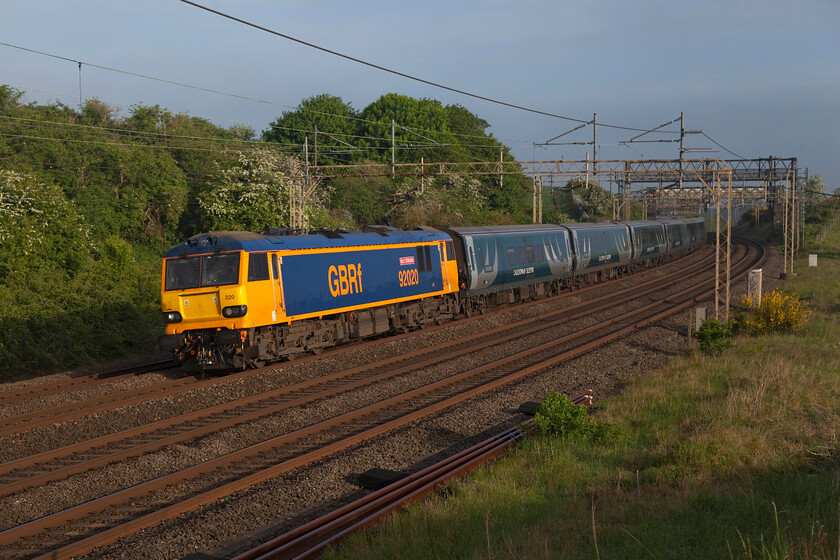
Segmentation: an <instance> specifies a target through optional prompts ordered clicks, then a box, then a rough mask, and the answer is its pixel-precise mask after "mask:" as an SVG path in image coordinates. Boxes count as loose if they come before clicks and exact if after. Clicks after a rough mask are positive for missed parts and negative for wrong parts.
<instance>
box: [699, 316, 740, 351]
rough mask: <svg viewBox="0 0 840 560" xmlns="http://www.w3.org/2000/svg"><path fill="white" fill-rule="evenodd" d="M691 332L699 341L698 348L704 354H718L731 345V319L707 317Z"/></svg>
mask: <svg viewBox="0 0 840 560" xmlns="http://www.w3.org/2000/svg"><path fill="white" fill-rule="evenodd" d="M693 334H694V337H695V338H696V339H697V341H698V342H699V343H700V350H702V351H703V352H705V353H706V354H720V353H721V352H723V350H724V349H725V348H729V347H730V346H732V340H731V339H732V321H726V322H723V321H720V320H718V319H715V318H711V319H707V320H705V321H703V324H702V325H700V328H699V329H698V330H695V331H693Z"/></svg>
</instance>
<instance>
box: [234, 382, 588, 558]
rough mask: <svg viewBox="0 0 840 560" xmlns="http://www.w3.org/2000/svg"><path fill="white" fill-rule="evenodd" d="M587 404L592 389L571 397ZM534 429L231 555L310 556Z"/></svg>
mask: <svg viewBox="0 0 840 560" xmlns="http://www.w3.org/2000/svg"><path fill="white" fill-rule="evenodd" d="M570 400H571V401H572V403H574V404H578V405H586V406H589V405H591V404H592V391H591V390H590V391H588V392H586V393H583V394H580V395H577V396H576V397H573V398H571V399H570ZM531 429H533V420H528V421H526V422H524V423H523V424H521V425H520V426H519V427H514V428H510V429H508V430H505V431H504V432H502V433H499V434H496V435H495V436H492V437H490V438H488V439H487V440H484V441H482V442H480V443H477V444H475V445H473V446H472V447H470V448H468V449H465V450H463V451H460V452H458V453H456V454H455V455H452V456H450V457H447V458H445V459H443V460H441V461H439V462H437V463H435V464H434V465H431V466H429V467H426V468H425V469H423V470H420V471H418V472H416V473H413V474H410V475H408V476H407V477H405V478H403V479H400V480H398V481H396V482H394V483H392V484H390V485H388V486H386V487H385V488H382V489H380V490H376V491H374V492H371V493H370V494H367V495H365V496H363V497H361V498H359V499H358V500H356V501H354V502H352V503H350V504H346V505H344V506H342V507H339V508H337V509H335V510H333V511H331V512H329V513H327V514H325V515H323V516H321V517H319V518H318V519H315V520H313V521H310V522H309V523H307V524H305V525H302V526H300V527H297V528H295V529H293V530H291V531H288V532H287V533H284V534H283V535H280V536H279V537H276V538H274V539H271V540H269V541H267V542H265V543H263V544H261V545H259V546H256V547H254V548H252V549H250V550H248V551H246V552H243V553H241V554H239V555H237V556H236V557H235V558H234V559H233V560H269V559H277V558H292V557H294V558H308V557H311V556H314V555H316V554H318V553H320V552H321V551H322V550H323V549H324V548H325V547H326V546H328V545H330V544H334V543H336V542H337V541H339V540H341V539H342V538H344V537H346V536H347V535H348V534H350V533H351V532H353V531H355V530H357V529H360V528H363V527H367V526H370V525H372V524H374V523H377V522H378V521H379V520H380V519H382V518H383V517H384V516H386V515H388V514H390V513H392V512H394V511H396V510H397V509H399V508H401V507H403V506H405V505H406V504H409V503H413V502H415V501H418V500H420V499H422V498H424V497H425V496H427V495H429V494H431V493H433V492H436V491H437V490H438V489H439V488H440V487H441V486H443V485H444V484H445V483H446V482H448V481H450V480H452V479H455V478H460V477H463V476H465V475H466V474H468V473H469V472H471V471H472V470H474V469H476V468H478V467H479V466H481V465H482V464H484V463H486V462H488V461H490V460H493V459H494V458H496V457H498V456H500V455H502V454H504V453H505V452H507V450H508V449H509V448H510V447H511V446H512V445H513V444H514V443H516V442H518V441H519V440H520V439H521V438H522V437H523V436H525V435H526V434H527V433H528V432H530V430H531Z"/></svg>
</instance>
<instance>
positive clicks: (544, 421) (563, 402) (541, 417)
mask: <svg viewBox="0 0 840 560" xmlns="http://www.w3.org/2000/svg"><path fill="white" fill-rule="evenodd" d="M534 424H535V425H536V427H537V429H538V430H539V431H540V433H542V434H544V435H556V436H560V437H574V438H578V439H583V440H588V441H603V440H604V439H606V437H607V435H608V434H609V431H610V428H609V425H608V424H605V423H598V422H594V421H593V420H592V419H591V418H590V417H589V415H588V413H587V408H586V406H585V405H582V404H574V403H573V402H572V401H570V400H569V397H567V396H566V395H563V394H561V393H556V392H554V391H552V392H551V393H549V394H548V396H546V397H545V399H543V401H542V403H540V406H539V408H538V409H537V412H536V414H534Z"/></svg>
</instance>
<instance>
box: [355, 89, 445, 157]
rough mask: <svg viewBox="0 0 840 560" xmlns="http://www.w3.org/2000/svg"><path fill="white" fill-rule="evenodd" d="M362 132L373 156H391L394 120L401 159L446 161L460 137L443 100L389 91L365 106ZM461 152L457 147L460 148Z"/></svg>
mask: <svg viewBox="0 0 840 560" xmlns="http://www.w3.org/2000/svg"><path fill="white" fill-rule="evenodd" d="M360 117H361V119H362V120H361V124H360V127H361V130H360V135H361V136H363V137H364V143H365V145H367V146H369V147H370V148H372V149H373V152H372V153H371V154H370V157H372V158H375V159H376V160H378V161H383V162H386V161H390V159H391V121H394V123H395V125H396V126H397V127H398V128H395V130H394V139H395V142H394V143H395V145H396V152H397V161H398V162H406V163H408V162H410V163H418V162H419V161H420V159H421V158H423V159H425V160H428V161H446V159H447V157H446V156H447V155H449V154H451V153H452V151H453V149H455V147H456V144H457V140H456V138H455V136H454V135H453V134H452V133H451V131H450V130H449V116H448V114H447V112H446V110H445V109H444V107H443V105H442V104H441V103H440V101H436V100H433V99H414V98H413V97H409V96H407V95H399V94H396V93H388V94H385V95H383V96H381V97H380V98H379V99H377V100H376V101H374V102H373V103H371V104H370V105H368V106H367V107H365V108H364V110H363V111H362V113H361V115H360ZM456 151H457V150H456Z"/></svg>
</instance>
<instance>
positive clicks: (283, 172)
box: [199, 147, 329, 231]
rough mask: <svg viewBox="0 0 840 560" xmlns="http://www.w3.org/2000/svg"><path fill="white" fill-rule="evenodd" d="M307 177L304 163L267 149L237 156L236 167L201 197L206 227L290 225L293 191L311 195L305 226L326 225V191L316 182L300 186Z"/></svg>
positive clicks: (222, 174) (223, 173)
mask: <svg viewBox="0 0 840 560" xmlns="http://www.w3.org/2000/svg"><path fill="white" fill-rule="evenodd" d="M305 174H306V170H305V166H304V162H302V161H301V160H299V159H297V158H293V157H290V156H287V155H284V154H281V153H279V152H277V151H275V150H273V149H270V148H268V147H266V148H254V149H252V150H247V151H242V152H240V154H239V159H238V163H237V164H236V165H234V166H233V167H231V168H229V169H223V170H220V171H219V173H218V175H217V178H216V181H215V182H214V184H213V186H212V188H211V189H209V190H208V191H207V192H205V193H204V194H203V195H202V196H201V198H200V199H199V206H200V208H201V212H202V218H203V219H202V222H203V224H204V227H205V229H207V230H246V231H261V230H263V229H265V228H269V227H277V228H284V227H289V225H290V224H291V220H290V205H289V201H290V196H291V194H292V191H293V189H294V190H306V191H310V192H311V194H310V195H309V196H308V197H307V199H306V200H305V204H304V224H305V227H320V226H325V225H329V224H328V222H329V218H328V213H327V212H326V210H325V199H326V194H327V193H326V191H325V190H324V189H323V188H319V186H320V183H319V182H318V180H317V178H311V179H310V183H309V184H308V185H303V184H302V183H303V182H304V179H303V177H304V176H305ZM313 186H314V187H315V188H314V189H313V188H312V187H313Z"/></svg>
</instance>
